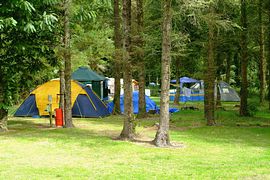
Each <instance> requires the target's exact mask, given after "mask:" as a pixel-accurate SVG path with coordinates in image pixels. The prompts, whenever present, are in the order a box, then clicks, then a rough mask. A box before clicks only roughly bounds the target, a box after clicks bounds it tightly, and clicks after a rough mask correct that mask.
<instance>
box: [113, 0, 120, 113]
mask: <svg viewBox="0 0 270 180" xmlns="http://www.w3.org/2000/svg"><path fill="white" fill-rule="evenodd" d="M120 21H121V19H120V15H119V0H114V46H115V60H114V98H113V103H114V108H113V114H121V110H120V91H121V84H120V79H121V72H122V68H121V60H122V53H121V33H120V29H121V27H120Z"/></svg>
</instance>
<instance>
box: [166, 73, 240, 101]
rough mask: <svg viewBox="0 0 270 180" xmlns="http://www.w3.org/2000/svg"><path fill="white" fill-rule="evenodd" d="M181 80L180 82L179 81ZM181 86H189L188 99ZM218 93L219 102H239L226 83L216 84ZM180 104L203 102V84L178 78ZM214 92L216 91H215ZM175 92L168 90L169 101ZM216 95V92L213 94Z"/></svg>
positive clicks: (186, 78)
mask: <svg viewBox="0 0 270 180" xmlns="http://www.w3.org/2000/svg"><path fill="white" fill-rule="evenodd" d="M181 80H182V81H181ZM175 82H176V80H171V83H175ZM183 84H190V85H189V86H190V90H191V94H190V96H189V97H187V96H185V94H184V93H183ZM218 86H219V91H220V95H221V101H230V102H239V101H240V97H239V95H238V94H237V92H236V91H235V90H234V89H233V88H232V87H231V86H230V85H229V84H227V83H226V82H223V81H220V82H219V83H218ZM180 88H181V91H180V97H179V101H180V102H186V101H203V100H204V83H203V81H200V80H196V79H192V78H188V77H182V78H180ZM215 91H216V90H215ZM175 93H176V90H175V89H173V90H170V101H173V100H174V96H175ZM215 94H216V92H215Z"/></svg>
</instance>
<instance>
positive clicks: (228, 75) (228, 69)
mask: <svg viewBox="0 0 270 180" xmlns="http://www.w3.org/2000/svg"><path fill="white" fill-rule="evenodd" d="M231 61H232V53H231V51H229V52H227V59H226V80H225V81H226V83H228V84H230V79H231Z"/></svg>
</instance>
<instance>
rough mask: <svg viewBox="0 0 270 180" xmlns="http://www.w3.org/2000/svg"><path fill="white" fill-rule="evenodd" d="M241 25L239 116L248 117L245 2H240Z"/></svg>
mask: <svg viewBox="0 0 270 180" xmlns="http://www.w3.org/2000/svg"><path fill="white" fill-rule="evenodd" d="M241 25H242V27H243V30H242V32H241V42H240V46H241V51H240V52H241V90H240V91H241V93H240V94H241V95H240V96H241V101H240V112H239V113H240V115H241V116H248V109H247V98H248V79H247V66H248V53H247V12H246V0H241Z"/></svg>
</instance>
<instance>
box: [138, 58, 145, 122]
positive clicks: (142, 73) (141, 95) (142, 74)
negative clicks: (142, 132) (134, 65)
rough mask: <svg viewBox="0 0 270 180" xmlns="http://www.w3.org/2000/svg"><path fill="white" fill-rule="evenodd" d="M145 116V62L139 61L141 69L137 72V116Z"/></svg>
mask: <svg viewBox="0 0 270 180" xmlns="http://www.w3.org/2000/svg"><path fill="white" fill-rule="evenodd" d="M145 116H146V103H145V64H144V62H142V63H141V71H140V72H139V114H138V117H145Z"/></svg>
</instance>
